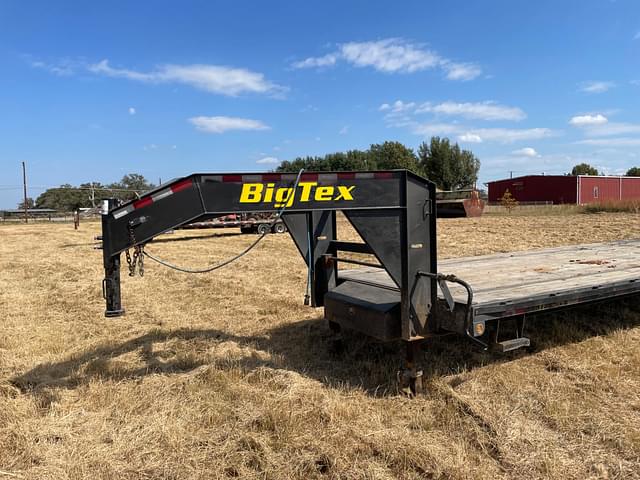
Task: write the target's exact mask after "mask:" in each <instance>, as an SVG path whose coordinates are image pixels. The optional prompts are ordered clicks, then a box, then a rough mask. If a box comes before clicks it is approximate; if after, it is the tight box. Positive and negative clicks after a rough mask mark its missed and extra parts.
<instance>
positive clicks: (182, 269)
mask: <svg viewBox="0 0 640 480" xmlns="http://www.w3.org/2000/svg"><path fill="white" fill-rule="evenodd" d="M302 172H304V168H301V169H300V171H299V172H298V176H297V177H296V180H295V182H294V184H293V189H292V191H291V195H295V194H296V190H297V188H298V184H299V183H300V178H301V177H302ZM286 209H287V205H286V202H283V205H282V208H281V209H280V210H279V211H278V213H277V214H276V216H275V217H274V219H273V220H272V221H271V223H270V224H269V229H268V230H267V231H266V232H264V233H263V234H262V235H260V236H259V237H258V238H257V239H256V240H255V241H254V242H253V243H252V244H251V245H249V246H248V247H247V248H245V249H244V250H243V251H242V252H240V253H239V254H237V255H236V256H234V257H231V258H228V259H227V260H224V261H222V262H220V263H216V264H215V265H210V266H208V267H204V268H188V267H180V266H178V265H174V264H172V263H169V262H167V261H166V260H162V259H160V258H158V257H155V256H153V255H152V254H150V253H149V252H147V251H146V250H143V253H144V255H145V256H147V257H148V258H150V259H151V260H153V261H154V262H157V263H159V264H160V265H164V266H165V267H168V268H171V269H172V270H177V271H178V272H183V273H208V272H213V271H214V270H217V269H219V268H222V267H225V266H227V265H229V264H230V263H232V262H235V261H236V260H238V259H239V258H242V257H243V256H245V255H246V254H247V253H249V252H250V251H251V250H253V248H254V247H255V246H256V245H258V243H260V241H261V240H262V239H263V238H264V237H265V236H266V235H267V234H268V233H269V232H270V231H271V227H273V226H274V225H275V224H276V222H277V221H278V220H279V219H280V218H281V217H282V214H283V213H284V212H285V210H286ZM310 268H311V266H309V269H310Z"/></svg>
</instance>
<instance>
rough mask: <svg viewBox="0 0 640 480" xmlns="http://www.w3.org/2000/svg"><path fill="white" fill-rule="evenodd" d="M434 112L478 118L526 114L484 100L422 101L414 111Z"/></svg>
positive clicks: (509, 117) (517, 116) (499, 117)
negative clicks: (433, 103)
mask: <svg viewBox="0 0 640 480" xmlns="http://www.w3.org/2000/svg"><path fill="white" fill-rule="evenodd" d="M425 112H430V113H436V114H440V115H449V116H459V117H463V118H469V119H478V120H515V121H518V120H523V119H525V118H526V117H527V115H526V114H525V113H524V112H523V111H522V110H521V109H519V108H517V107H509V106H506V105H500V104H498V103H496V102H491V101H486V102H477V103H469V102H467V103H456V102H443V103H440V104H437V105H432V104H431V103H424V104H422V105H421V106H420V107H419V108H418V109H416V113H425Z"/></svg>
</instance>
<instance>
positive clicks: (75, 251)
mask: <svg viewBox="0 0 640 480" xmlns="http://www.w3.org/2000/svg"><path fill="white" fill-rule="evenodd" d="M98 228H99V226H98V224H83V225H82V226H81V229H80V230H79V231H77V232H75V231H74V230H73V228H72V226H70V225H48V224H44V225H42V224H41V225H35V226H34V225H26V226H25V225H4V226H2V225H0V325H1V328H0V478H30V479H66V478H69V479H71V478H73V479H80V478H92V479H128V478H163V479H195V478H228V477H238V478H269V479H278V478H371V479H374V478H375V479H377V478H383V479H384V478H407V479H409V478H452V479H463V478H469V479H471V478H473V479H478V478H505V479H506V478H562V479H574V478H575V479H585V478H640V302H638V301H637V300H636V301H634V300H628V301H625V302H624V303H622V304H618V305H612V304H601V305H598V306H590V307H588V308H582V309H578V310H572V311H568V312H564V313H557V314H554V315H546V316H543V317H541V318H538V319H537V321H536V322H535V323H532V327H531V328H530V332H529V333H530V335H531V336H532V337H533V338H534V340H535V341H536V345H537V347H536V350H535V352H534V353H515V354H512V355H509V356H502V357H501V356H495V355H491V354H486V353H481V352H479V351H477V350H476V348H475V347H474V346H473V345H470V344H469V343H468V342H467V341H465V340H464V339H462V338H455V337H448V338H442V339H434V340H432V341H429V342H428V344H427V349H426V352H425V365H426V372H425V374H426V376H427V379H428V388H429V392H430V393H429V394H428V395H427V396H425V397H422V398H417V399H414V400H409V399H406V398H403V397H402V396H399V395H398V394H397V392H396V389H395V386H394V382H393V380H392V378H391V377H392V376H393V374H394V372H395V370H396V369H397V367H398V366H399V365H400V363H401V359H402V355H401V349H400V348H399V347H400V345H398V344H390V345H382V344H378V343H375V342H372V341H368V340H366V339H362V338H357V337H355V336H349V337H348V338H347V339H346V342H347V346H348V348H347V351H346V352H343V353H336V352H335V351H333V350H332V348H331V346H332V341H331V335H330V334H329V332H328V329H327V328H326V327H325V325H324V323H323V321H322V312H321V310H313V309H310V308H308V307H304V306H303V305H302V300H303V295H304V285H305V276H306V270H305V268H304V264H303V262H302V259H301V258H300V257H299V255H298V253H297V251H296V250H295V247H294V246H293V243H292V242H291V241H290V240H289V238H288V236H269V237H267V238H266V239H265V241H264V242H263V243H262V244H261V245H260V246H259V247H258V248H257V249H256V250H254V251H253V252H252V253H251V254H250V255H248V256H246V257H244V258H243V259H241V260H240V261H239V262H237V263H236V264H234V265H232V266H231V267H229V268H227V269H224V270H221V271H218V272H216V273H212V274H207V275H198V276H194V275H185V274H180V273H177V272H173V271H168V270H166V269H164V268H162V267H160V266H158V265H155V264H153V263H151V262H147V273H146V275H145V277H144V278H142V279H141V278H129V277H127V276H126V274H125V272H124V271H123V300H124V304H125V307H126V309H127V315H126V316H125V317H122V318H118V319H107V318H104V317H103V309H104V303H103V301H102V299H101V292H100V281H101V279H102V269H101V252H99V251H95V250H92V242H91V238H92V237H93V236H94V235H96V234H97V233H98ZM349 235H350V233H349V232H347V236H349ZM639 235H640V221H639V219H638V217H637V215H636V216H634V215H630V214H607V215H569V216H536V217H522V216H513V217H509V216H499V217H484V218H480V219H473V220H472V219H456V220H443V221H440V222H439V251H440V255H441V256H442V257H452V256H462V255H475V254H484V253H490V252H500V251H510V250H523V249H529V248H538V247H545V246H555V245H562V244H571V243H580V242H590V241H599V240H609V239H618V238H631V237H638V236H639ZM253 238H254V237H252V236H239V235H233V234H232V232H212V231H181V232H177V233H175V234H173V235H165V236H163V237H162V238H161V239H160V240H159V241H157V242H154V243H153V244H150V245H149V247H148V248H149V250H150V251H153V252H154V253H157V254H158V255H161V256H162V257H166V258H167V259H170V260H173V261H175V262H177V263H180V264H186V265H194V266H196V265H202V264H204V263H207V262H213V261H215V260H217V259H223V258H226V257H228V256H230V255H231V254H233V253H236V252H238V251H239V250H240V249H241V248H242V247H244V246H246V245H248V243H249V242H251V241H252V240H253ZM639 261H640V259H639Z"/></svg>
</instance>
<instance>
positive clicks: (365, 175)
mask: <svg viewBox="0 0 640 480" xmlns="http://www.w3.org/2000/svg"><path fill="white" fill-rule="evenodd" d="M356 178H357V179H363V178H373V172H363V173H356Z"/></svg>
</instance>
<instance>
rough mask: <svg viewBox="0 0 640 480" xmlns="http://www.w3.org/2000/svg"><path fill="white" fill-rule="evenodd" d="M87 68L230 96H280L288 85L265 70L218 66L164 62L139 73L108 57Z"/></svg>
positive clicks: (102, 73) (96, 72)
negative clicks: (272, 79) (276, 81)
mask: <svg viewBox="0 0 640 480" xmlns="http://www.w3.org/2000/svg"><path fill="white" fill-rule="evenodd" d="M87 69H88V70H89V71H90V72H92V73H95V74H97V75H105V76H108V77H114V78H126V79H128V80H134V81H138V82H145V83H179V84H184V85H188V86H190V87H194V88H197V89H199V90H204V91H206V92H211V93H218V94H221V95H228V96H236V95H240V94H242V93H264V94H273V95H278V94H282V93H283V92H284V91H286V88H284V87H282V86H280V85H276V84H274V83H271V82H269V81H268V80H266V79H265V78H264V75H263V74H261V73H257V72H252V71H250V70H247V69H244V68H232V67H225V66H218V65H201V64H195V65H163V66H160V67H158V68H156V69H155V70H152V71H150V72H138V71H135V70H128V69H124V68H114V67H112V66H111V65H109V61H108V60H102V61H101V62H98V63H95V64H92V65H88V66H87Z"/></svg>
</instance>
